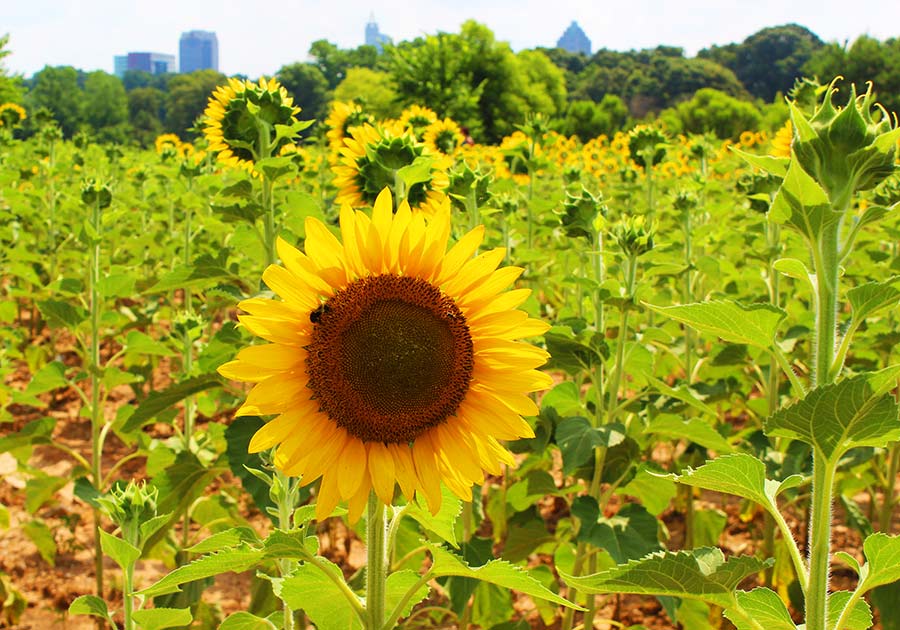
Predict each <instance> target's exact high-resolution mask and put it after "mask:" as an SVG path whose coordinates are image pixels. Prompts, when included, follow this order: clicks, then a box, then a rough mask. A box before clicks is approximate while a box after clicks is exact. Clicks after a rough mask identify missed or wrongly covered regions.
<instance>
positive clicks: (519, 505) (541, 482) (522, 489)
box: [506, 470, 559, 512]
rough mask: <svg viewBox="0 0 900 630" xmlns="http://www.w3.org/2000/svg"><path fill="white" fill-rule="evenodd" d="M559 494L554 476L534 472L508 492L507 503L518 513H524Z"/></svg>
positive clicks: (512, 486) (542, 472)
mask: <svg viewBox="0 0 900 630" xmlns="http://www.w3.org/2000/svg"><path fill="white" fill-rule="evenodd" d="M555 494H559V490H558V489H557V487H556V482H555V481H554V479H553V476H552V475H551V474H550V473H548V472H547V471H546V470H532V471H529V472H528V474H527V475H525V478H524V479H520V480H519V481H517V482H515V483H514V484H513V485H511V486H510V487H509V488H508V489H507V491H506V502H507V503H508V504H509V505H510V506H511V507H512V509H513V510H515V511H516V512H523V511H525V510H527V509H529V508H530V507H532V506H533V505H535V504H536V503H537V502H538V501H539V500H540V499H542V498H543V497H545V496H548V495H555Z"/></svg>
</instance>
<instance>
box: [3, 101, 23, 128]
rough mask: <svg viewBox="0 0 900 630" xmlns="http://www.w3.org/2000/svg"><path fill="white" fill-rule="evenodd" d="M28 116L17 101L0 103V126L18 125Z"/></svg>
mask: <svg viewBox="0 0 900 630" xmlns="http://www.w3.org/2000/svg"><path fill="white" fill-rule="evenodd" d="M26 118H28V114H26V113H25V108H24V107H22V106H21V105H17V104H16V103H3V104H2V105H0V127H18V126H19V125H20V124H22V121H23V120H25V119H26Z"/></svg>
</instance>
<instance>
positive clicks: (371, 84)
mask: <svg viewBox="0 0 900 630" xmlns="http://www.w3.org/2000/svg"><path fill="white" fill-rule="evenodd" d="M334 100H336V101H340V102H345V103H346V102H350V101H353V102H355V103H359V104H360V105H362V107H363V109H364V110H365V111H367V112H370V113H372V114H374V115H375V116H377V117H379V118H395V117H397V116H399V115H400V111H401V109H402V108H401V107H400V105H399V101H400V96H399V94H398V93H397V90H396V89H395V88H394V85H393V77H391V75H389V74H388V73H387V72H383V71H381V70H372V69H371V68H364V67H355V68H350V69H348V70H347V76H345V77H344V79H343V80H342V81H341V82H340V84H338V86H337V88H335V90H334Z"/></svg>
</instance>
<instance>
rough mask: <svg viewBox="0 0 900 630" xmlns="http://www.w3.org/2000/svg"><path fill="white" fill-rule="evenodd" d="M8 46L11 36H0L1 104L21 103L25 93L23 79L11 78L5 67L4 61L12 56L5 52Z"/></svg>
mask: <svg viewBox="0 0 900 630" xmlns="http://www.w3.org/2000/svg"><path fill="white" fill-rule="evenodd" d="M7 44H9V34H6V35H3V36H0V104H2V103H18V102H20V101H21V100H22V93H23V91H24V90H23V88H22V79H21V77H18V76H10V75H9V73H8V72H7V71H6V68H5V67H4V65H3V59H4V58H5V57H7V56H9V54H10V51H9V50H5V48H6V46H7Z"/></svg>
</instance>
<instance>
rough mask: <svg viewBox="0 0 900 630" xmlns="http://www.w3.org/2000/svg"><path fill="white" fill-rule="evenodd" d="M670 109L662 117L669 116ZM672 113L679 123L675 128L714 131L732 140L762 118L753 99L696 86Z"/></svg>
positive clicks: (753, 126)
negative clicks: (690, 96)
mask: <svg viewBox="0 0 900 630" xmlns="http://www.w3.org/2000/svg"><path fill="white" fill-rule="evenodd" d="M669 112H671V110H669ZM669 112H664V113H663V114H662V115H661V117H662V118H668V116H667V114H669ZM674 113H675V118H676V119H677V120H678V121H679V123H680V125H681V128H680V129H679V130H678V131H683V132H689V133H698V134H701V133H714V134H715V135H716V136H717V137H719V138H723V139H724V138H731V139H732V140H737V138H738V136H740V135H741V132H742V131H747V130H754V129H758V128H759V123H760V119H761V116H760V113H759V109H757V107H756V106H755V105H753V104H752V103H749V102H747V101H741V100H738V99H736V98H734V97H732V96H729V95H728V94H725V93H724V92H720V91H719V90H715V89H712V88H704V89H702V90H697V93H696V94H695V95H694V97H693V98H692V99H691V100H689V101H685V102H683V103H679V104H678V105H677V106H676V107H675V109H674Z"/></svg>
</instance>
